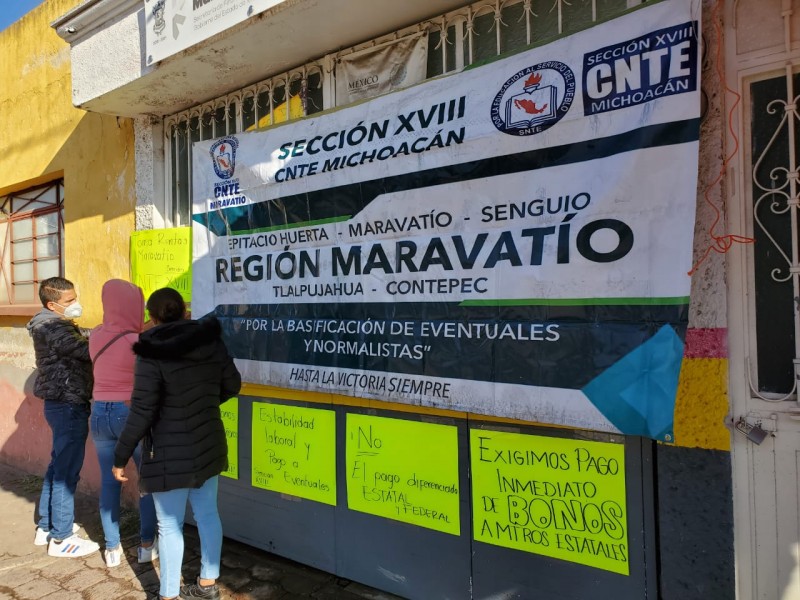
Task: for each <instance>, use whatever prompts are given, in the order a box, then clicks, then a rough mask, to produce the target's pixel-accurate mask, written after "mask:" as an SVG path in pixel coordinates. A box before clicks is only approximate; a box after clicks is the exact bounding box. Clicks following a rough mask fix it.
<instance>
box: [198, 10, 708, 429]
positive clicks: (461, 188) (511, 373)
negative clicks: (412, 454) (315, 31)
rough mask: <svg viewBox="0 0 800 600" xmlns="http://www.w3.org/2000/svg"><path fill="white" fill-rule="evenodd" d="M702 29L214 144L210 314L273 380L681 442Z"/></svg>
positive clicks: (616, 44) (571, 55)
mask: <svg viewBox="0 0 800 600" xmlns="http://www.w3.org/2000/svg"><path fill="white" fill-rule="evenodd" d="M699 16H700V4H699V1H698V0H668V1H665V2H661V3H658V4H655V5H648V6H647V7H645V8H642V9H641V10H637V11H635V12H633V13H630V14H628V15H625V16H623V17H621V18H619V19H616V20H614V21H610V22H607V23H603V24H601V25H597V26H596V27H593V28H592V29H589V30H587V31H584V32H581V33H579V34H576V35H573V36H570V37H567V38H563V39H561V40H558V41H556V42H553V43H551V44H549V45H546V46H542V47H539V48H534V49H532V50H529V51H526V52H523V53H520V54H516V55H514V56H511V57H509V58H506V59H503V60H498V61H495V62H492V63H490V64H487V65H484V66H480V67H477V68H473V69H469V70H466V71H464V72H461V73H458V74H455V75H452V76H449V77H443V78H439V79H436V80H432V81H428V82H425V83H422V84H419V85H417V86H415V87H413V88H410V89H406V90H404V91H400V92H396V93H392V94H388V95H385V96H381V97H379V98H375V99H373V100H370V101H367V102H364V103H361V104H358V105H356V106H352V107H350V108H345V109H341V110H338V111H334V112H331V113H329V114H323V115H315V116H313V117H310V118H307V119H304V120H301V121H296V122H293V123H289V124H286V125H284V126H281V127H276V128H273V129H270V130H268V131H262V132H253V133H246V134H242V135H236V136H228V137H224V138H221V139H217V140H212V141H204V142H199V143H197V144H195V146H194V164H193V168H194V180H193V193H194V227H193V236H194V257H195V264H194V271H193V282H194V283H193V285H194V287H193V295H192V297H193V305H194V306H193V312H194V314H195V315H201V314H204V313H207V312H213V313H215V314H216V315H217V316H218V317H219V318H220V320H221V322H222V325H223V329H224V332H225V336H226V337H225V340H226V343H227V344H228V347H229V348H230V350H231V352H232V354H233V355H234V356H235V357H236V358H237V359H238V360H237V364H238V365H239V367H240V369H241V370H242V373H243V376H244V378H245V379H246V380H247V381H250V382H253V383H261V384H269V385H275V386H281V387H289V388H297V389H304V390H319V391H328V392H335V393H341V394H350V395H354V396H360V397H368V398H378V399H383V400H388V401H394V402H404V403H409V404H415V405H424V406H435V407H441V408H448V409H455V410H464V411H469V412H472V413H480V414H487V415H497V416H503V417H511V418H519V419H524V420H530V421H537V422H541V423H554V424H562V425H570V426H575V427H585V428H591V429H598V430H604V431H615V432H616V431H621V432H623V433H626V434H632V435H643V436H648V437H651V438H654V439H661V440H666V441H670V440H671V439H672V421H673V409H674V401H675V393H676V389H677V383H678V373H679V370H680V363H681V358H682V354H683V339H684V335H685V330H686V323H687V314H688V303H689V283H690V279H689V277H688V275H687V272H688V271H689V269H690V268H691V260H692V232H693V228H694V212H695V197H696V184H697V155H698V133H699V114H700V98H699V90H700V87H699V81H698V79H699V68H698V63H699V60H698V39H697V32H698V31H699V22H698V20H699Z"/></svg>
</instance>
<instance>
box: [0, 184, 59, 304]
mask: <svg viewBox="0 0 800 600" xmlns="http://www.w3.org/2000/svg"><path fill="white" fill-rule="evenodd" d="M0 241H1V242H0V243H1V244H2V245H0V307H2V306H12V305H20V304H37V303H38V297H37V290H38V289H39V282H40V281H41V280H43V279H47V278H48V277H55V276H60V275H63V273H64V261H63V252H62V248H63V245H64V182H63V181H58V182H55V183H51V184H48V185H45V186H41V187H35V188H32V189H29V190H26V191H24V192H17V193H14V194H9V195H7V196H4V197H0Z"/></svg>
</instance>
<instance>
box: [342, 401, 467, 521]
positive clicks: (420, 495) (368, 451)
mask: <svg viewBox="0 0 800 600" xmlns="http://www.w3.org/2000/svg"><path fill="white" fill-rule="evenodd" d="M346 435H347V438H346V449H347V451H346V452H347V458H346V461H347V462H346V464H347V506H348V507H349V508H350V509H351V510H357V511H360V512H364V513H369V514H372V515H377V516H379V517H385V518H387V519H394V520H396V521H404V522H406V523H411V524H413V525H418V526H419V527H427V528H428V529H435V530H436V531H442V532H444V533H450V534H452V535H460V533H461V520H460V518H459V505H460V503H459V488H458V431H457V429H456V428H455V427H453V426H452V425H438V424H434V423H420V422H419V421H406V420H404V419H387V418H384V417H373V416H369V415H357V414H352V413H350V414H348V415H347V434H346Z"/></svg>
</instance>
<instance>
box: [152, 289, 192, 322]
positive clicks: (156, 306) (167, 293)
mask: <svg viewBox="0 0 800 600" xmlns="http://www.w3.org/2000/svg"><path fill="white" fill-rule="evenodd" d="M147 310H148V312H149V313H150V316H151V317H153V318H154V319H156V320H157V321H159V322H160V323H171V322H172V321H180V320H181V319H182V318H183V316H184V315H185V314H186V304H185V303H184V302H183V298H181V295H180V294H179V293H178V292H177V291H175V290H173V289H172V288H161V289H160V290H156V291H155V292H153V293H152V294H150V297H149V298H148V299H147Z"/></svg>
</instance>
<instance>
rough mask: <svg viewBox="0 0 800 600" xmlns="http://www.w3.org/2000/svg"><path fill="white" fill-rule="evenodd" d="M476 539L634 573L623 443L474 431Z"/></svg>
mask: <svg viewBox="0 0 800 600" xmlns="http://www.w3.org/2000/svg"><path fill="white" fill-rule="evenodd" d="M470 455H471V463H472V511H473V533H474V537H475V540H477V541H479V542H485V543H487V544H494V545H495V546H505V547H506V548H515V549H517V550H524V551H525V552H532V553H534V554H542V555H544V556H552V557H554V558H559V559H562V560H568V561H571V562H576V563H580V564H584V565H588V566H590V567H595V568H598V569H605V570H607V571H613V572H614V573H620V574H622V575H628V572H629V571H628V554H629V552H628V528H627V511H626V502H625V448H624V446H623V445H622V444H611V443H603V442H590V441H583V440H573V439H564V438H554V437H542V436H538V435H522V434H518V433H501V432H497V431H485V430H481V429H472V430H471V431H470Z"/></svg>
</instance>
